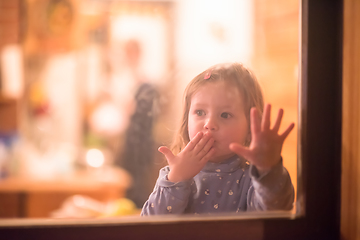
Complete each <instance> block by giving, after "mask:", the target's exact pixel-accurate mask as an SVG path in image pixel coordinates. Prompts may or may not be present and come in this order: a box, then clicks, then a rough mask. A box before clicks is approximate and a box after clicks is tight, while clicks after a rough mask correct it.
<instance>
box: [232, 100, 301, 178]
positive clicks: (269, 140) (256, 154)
mask: <svg viewBox="0 0 360 240" xmlns="http://www.w3.org/2000/svg"><path fill="white" fill-rule="evenodd" d="M270 112H271V105H270V104H267V105H266V106H265V110H264V114H263V117H262V120H260V116H259V112H258V111H257V110H256V108H252V109H251V112H250V121H251V144H250V146H249V147H244V146H242V145H240V144H238V143H231V144H230V146H229V147H230V150H231V151H233V152H235V153H236V154H237V155H241V156H243V157H244V158H246V159H247V160H248V161H249V162H250V163H251V164H252V165H254V166H256V168H257V170H258V172H259V174H260V175H262V174H263V173H265V172H267V171H269V170H270V169H271V168H272V167H273V166H274V165H276V164H277V163H278V162H279V161H280V159H281V149H282V146H283V143H284V141H285V139H286V137H287V136H288V135H289V133H290V132H291V130H292V129H293V128H294V123H292V124H290V125H289V126H288V127H287V129H286V130H285V131H284V132H283V133H282V134H280V135H279V134H278V131H279V128H280V124H281V118H282V116H283V113H284V111H283V110H282V109H280V110H279V112H278V115H277V118H276V121H275V124H274V127H273V128H272V129H270Z"/></svg>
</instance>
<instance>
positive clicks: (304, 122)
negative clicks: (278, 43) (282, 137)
mask: <svg viewBox="0 0 360 240" xmlns="http://www.w3.org/2000/svg"><path fill="white" fill-rule="evenodd" d="M301 6H302V9H301V16H302V17H301V21H302V26H301V28H302V29H301V55H302V57H301V66H302V68H301V72H302V80H301V86H300V87H301V91H300V92H299V94H300V103H301V104H300V110H299V112H300V113H301V119H299V120H300V121H299V124H300V125H301V130H300V131H299V136H300V147H299V148H298V151H300V155H301V158H302V159H301V164H300V165H299V175H300V177H301V178H302V181H301V183H300V185H299V192H302V193H303V194H301V195H300V198H299V201H300V202H301V203H302V206H303V207H304V209H305V211H304V212H305V214H304V215H303V216H301V217H298V218H295V219H284V218H262V219H261V218H260V219H257V218H254V219H250V220H249V219H247V220H239V219H225V220H209V221H205V220H199V221H181V222H144V223H136V222H134V223H128V224H119V223H113V224H109V223H107V224H98V225H94V224H92V225H78V224H77V225H60V226H59V225H51V224H47V225H38V226H36V225H34V226H12V227H0V238H1V239H49V237H50V238H51V239H87V240H90V239H103V240H104V239H157V240H159V239H170V240H174V239H293V240H294V239H328V240H329V239H340V186H341V182H340V176H341V123H342V117H341V116H342V35H343V33H342V30H343V1H342V0H331V1H329V0H314V1H310V0H303V1H302V2H301ZM48 221H49V220H47V223H48ZM4 237H5V238H4Z"/></svg>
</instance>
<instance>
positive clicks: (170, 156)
mask: <svg viewBox="0 0 360 240" xmlns="http://www.w3.org/2000/svg"><path fill="white" fill-rule="evenodd" d="M158 151H159V152H161V153H162V154H164V156H165V158H166V160H167V161H168V163H169V164H170V162H171V161H172V160H173V159H174V157H175V156H174V154H173V153H172V152H171V150H170V149H169V148H167V147H165V146H161V147H159V148H158Z"/></svg>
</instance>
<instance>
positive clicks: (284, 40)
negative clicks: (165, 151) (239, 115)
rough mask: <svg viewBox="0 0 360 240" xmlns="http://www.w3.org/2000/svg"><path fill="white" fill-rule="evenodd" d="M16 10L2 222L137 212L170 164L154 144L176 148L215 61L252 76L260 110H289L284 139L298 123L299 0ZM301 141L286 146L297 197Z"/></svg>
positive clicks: (5, 45) (8, 62)
mask: <svg viewBox="0 0 360 240" xmlns="http://www.w3.org/2000/svg"><path fill="white" fill-rule="evenodd" d="M204 6H206V7H204ZM14 8H15V10H16V11H18V12H20V11H21V13H22V14H19V18H20V21H19V22H20V23H19V24H18V25H17V26H16V29H18V30H17V31H18V32H19V33H21V34H20V36H22V39H21V41H19V40H16V39H15V40H13V41H9V42H1V45H0V51H1V65H0V73H1V78H0V83H1V84H0V87H1V88H0V96H1V98H0V117H1V121H0V178H1V180H0V195H1V198H0V217H1V218H5V217H29V218H34V217H54V218H76V217H80V218H84V217H86V218H88V217H109V216H111V217H113V216H123V215H139V214H140V211H141V207H142V205H143V204H144V203H145V201H146V200H147V199H148V197H149V195H150V193H151V192H152V190H153V187H154V185H155V182H156V179H157V177H158V173H159V170H160V169H161V168H162V167H164V166H165V165H167V162H166V160H165V158H164V157H163V156H162V154H161V153H159V152H158V151H157V148H158V147H160V146H170V144H171V141H172V139H173V136H174V134H175V131H176V127H177V126H178V124H179V122H180V121H181V118H182V116H181V114H182V113H181V112H182V106H181V104H182V103H181V97H182V94H183V92H184V89H185V86H186V85H187V84H188V83H189V82H190V81H191V79H193V78H194V76H196V75H197V74H199V73H201V72H202V71H204V70H205V69H207V68H208V67H210V66H212V65H214V64H217V63H221V62H241V63H243V64H244V65H245V66H247V67H249V69H251V70H252V71H253V72H254V73H255V75H256V76H257V79H258V81H259V84H260V85H261V87H262V89H263V94H264V99H265V102H269V103H271V104H272V106H273V109H274V110H276V109H279V108H283V109H284V111H285V115H284V117H283V121H282V125H281V128H280V131H279V132H283V131H284V130H285V129H286V127H287V126H288V125H289V124H290V123H291V122H295V124H296V120H297V85H298V82H297V80H298V79H297V66H298V14H299V10H298V2H297V1H291V2H288V1H286V4H285V3H278V2H276V1H266V2H265V3H264V2H261V3H260V1H247V0H246V1H245V0H244V1H237V0H227V1H205V0H196V1H192V0H186V1H185V0H181V1H170V2H166V1H161V2H153V1H101V0H82V1H73V0H47V1H37V0H36V1H30V0H28V1H24V4H23V5H19V6H18V7H17V8H16V6H15V7H14ZM214 13H216V14H214ZM0 28H3V29H5V27H4V26H3V25H0ZM4 116H5V117H4ZM275 119H276V114H275V112H274V113H273V114H272V116H271V120H272V123H274V122H275ZM296 134H297V133H296V131H292V132H291V133H290V135H289V136H288V138H287V140H286V141H285V143H284V146H283V150H282V157H283V164H284V166H285V167H286V168H287V169H288V171H289V173H290V176H291V180H292V182H293V185H294V187H295V191H296V185H297V179H296V177H297V176H296V171H297V170H296V146H297V140H296V139H297V137H296ZM15 202H17V203H21V204H17V203H16V204H15Z"/></svg>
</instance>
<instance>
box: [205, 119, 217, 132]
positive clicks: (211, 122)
mask: <svg viewBox="0 0 360 240" xmlns="http://www.w3.org/2000/svg"><path fill="white" fill-rule="evenodd" d="M204 128H205V129H206V130H210V131H216V130H218V124H217V123H216V120H215V119H213V118H208V119H207V121H206V123H205V125H204Z"/></svg>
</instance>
